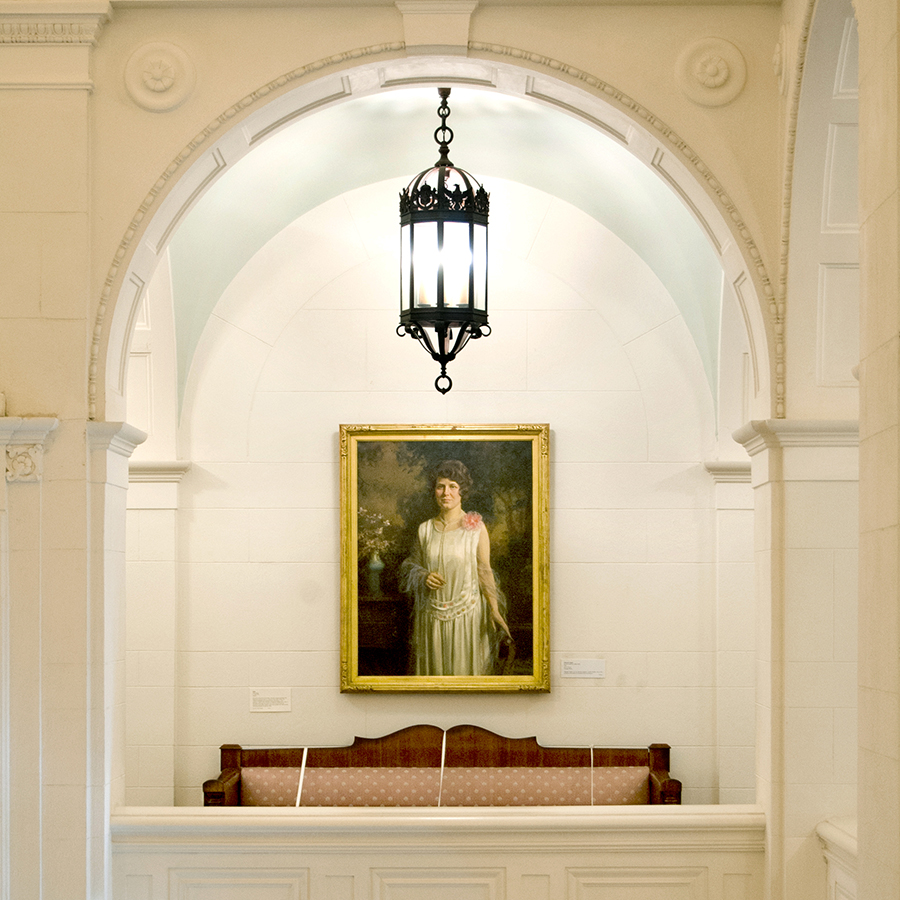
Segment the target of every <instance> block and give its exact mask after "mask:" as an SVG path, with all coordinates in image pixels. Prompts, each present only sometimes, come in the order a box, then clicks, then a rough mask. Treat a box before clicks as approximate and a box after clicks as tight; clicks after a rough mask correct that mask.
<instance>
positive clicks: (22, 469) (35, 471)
mask: <svg viewBox="0 0 900 900" xmlns="http://www.w3.org/2000/svg"><path fill="white" fill-rule="evenodd" d="M58 424H59V423H58V421H57V420H56V419H50V418H43V417H41V418H33V419H29V418H18V417H15V416H4V417H2V418H0V447H2V448H3V454H2V455H3V461H4V476H5V480H6V481H7V482H14V481H40V479H41V471H42V463H43V455H44V441H45V440H46V439H47V435H49V434H50V432H51V431H53V429H54V428H56V426H57V425H58Z"/></svg>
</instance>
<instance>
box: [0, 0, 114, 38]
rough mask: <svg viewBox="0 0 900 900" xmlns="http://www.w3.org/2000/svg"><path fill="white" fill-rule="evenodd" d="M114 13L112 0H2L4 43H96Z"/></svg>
mask: <svg viewBox="0 0 900 900" xmlns="http://www.w3.org/2000/svg"><path fill="white" fill-rule="evenodd" d="M110 15H111V7H110V4H109V2H108V0H69V2H56V0H50V2H28V0H0V44H41V45H54V44H64V45H72V44H87V45H90V46H93V45H94V44H96V43H97V37H98V35H99V34H100V30H101V28H103V26H104V25H105V24H106V22H108V21H109V18H110Z"/></svg>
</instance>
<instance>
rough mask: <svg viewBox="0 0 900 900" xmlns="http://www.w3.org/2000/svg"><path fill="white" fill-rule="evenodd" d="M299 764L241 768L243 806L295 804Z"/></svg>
mask: <svg viewBox="0 0 900 900" xmlns="http://www.w3.org/2000/svg"><path fill="white" fill-rule="evenodd" d="M299 784H300V768H299V766H297V767H295V766H258V767H256V766H246V767H244V768H243V769H241V805H242V806H293V805H294V804H295V803H296V802H297V787H298V786H299Z"/></svg>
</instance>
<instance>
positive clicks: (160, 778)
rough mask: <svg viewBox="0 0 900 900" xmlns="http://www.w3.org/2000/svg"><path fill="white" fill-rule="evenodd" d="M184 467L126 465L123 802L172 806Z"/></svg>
mask: <svg viewBox="0 0 900 900" xmlns="http://www.w3.org/2000/svg"><path fill="white" fill-rule="evenodd" d="M189 467H190V463H184V462H137V461H132V463H131V465H130V467H129V478H130V483H131V487H130V489H129V493H128V526H127V527H128V535H129V539H128V559H127V563H126V565H127V584H128V605H127V610H126V644H125V668H126V697H127V700H126V704H125V705H126V708H127V709H130V710H133V711H135V712H136V713H137V715H134V716H132V717H131V719H129V720H127V721H126V723H125V741H126V749H125V754H126V757H125V766H126V784H125V802H126V803H127V804H128V805H129V806H174V805H175V744H176V740H175V738H176V735H175V692H176V689H177V678H176V621H177V610H178V572H177V565H178V544H177V515H178V483H179V482H180V481H181V478H182V476H183V475H184V474H185V472H187V470H188V468H189Z"/></svg>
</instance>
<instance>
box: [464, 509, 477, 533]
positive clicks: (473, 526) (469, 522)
mask: <svg viewBox="0 0 900 900" xmlns="http://www.w3.org/2000/svg"><path fill="white" fill-rule="evenodd" d="M480 526H481V513H477V512H470V513H466V514H465V515H464V516H463V521H462V527H463V528H465V530H466V531H476V530H477V529H478V528H479V527H480Z"/></svg>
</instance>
